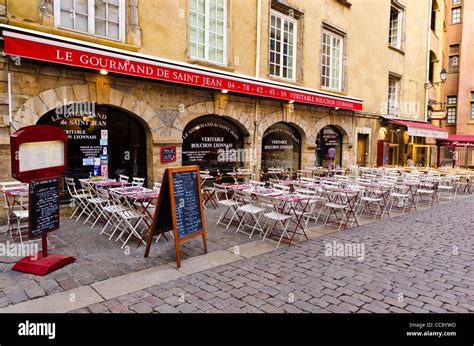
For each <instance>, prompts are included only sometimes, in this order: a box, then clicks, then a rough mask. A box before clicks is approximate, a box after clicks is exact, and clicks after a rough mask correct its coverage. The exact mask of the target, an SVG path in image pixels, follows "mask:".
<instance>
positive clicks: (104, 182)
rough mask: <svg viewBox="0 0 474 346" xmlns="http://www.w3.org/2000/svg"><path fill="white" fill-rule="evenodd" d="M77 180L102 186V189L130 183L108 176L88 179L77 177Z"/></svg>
mask: <svg viewBox="0 0 474 346" xmlns="http://www.w3.org/2000/svg"><path fill="white" fill-rule="evenodd" d="M79 181H82V182H84V183H86V184H93V185H95V186H98V187H102V188H104V189H110V188H114V187H123V186H129V185H131V183H124V182H121V181H117V180H115V179H110V178H101V179H94V178H88V179H79Z"/></svg>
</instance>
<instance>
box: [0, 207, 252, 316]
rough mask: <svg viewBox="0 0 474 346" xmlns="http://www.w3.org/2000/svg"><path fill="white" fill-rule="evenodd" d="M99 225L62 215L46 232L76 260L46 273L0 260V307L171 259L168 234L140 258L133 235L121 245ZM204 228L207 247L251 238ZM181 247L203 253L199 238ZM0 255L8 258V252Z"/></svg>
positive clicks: (53, 247) (210, 214)
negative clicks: (22, 270) (28, 271)
mask: <svg viewBox="0 0 474 346" xmlns="http://www.w3.org/2000/svg"><path fill="white" fill-rule="evenodd" d="M219 213H220V210H214V209H209V210H207V211H206V218H207V220H208V224H209V225H210V226H213V224H214V223H215V220H216V217H217V216H218V215H219ZM101 227H102V226H101V225H100V226H99V225H96V226H95V227H94V228H93V229H91V228H90V225H84V224H83V223H82V222H75V221H73V220H70V219H69V217H63V218H62V219H61V229H59V230H57V231H55V232H52V233H50V235H49V242H50V245H49V247H50V251H51V252H52V253H60V254H66V255H69V256H73V257H75V258H76V261H75V262H74V263H73V264H71V265H68V266H66V267H64V268H61V269H59V270H57V271H55V272H53V273H51V274H49V275H47V276H36V275H30V274H24V273H20V272H16V271H13V270H11V267H12V266H13V264H8V263H0V308H3V307H6V306H8V305H11V304H18V303H21V302H24V301H27V300H29V299H35V298H39V297H44V296H47V295H51V294H55V293H59V292H64V291H67V290H70V289H73V288H76V287H80V286H83V285H89V284H91V283H94V282H97V281H101V280H106V279H110V278H114V277H117V276H121V275H124V274H128V273H132V272H136V271H140V270H144V269H146V268H151V267H155V266H159V265H161V264H165V263H168V262H170V261H174V258H175V257H174V256H175V252H174V242H173V241H172V239H171V240H170V241H168V242H167V241H165V240H164V239H163V238H161V239H160V241H159V243H158V244H153V247H152V249H151V252H150V257H149V258H147V259H145V258H143V254H144V251H145V250H144V246H140V247H137V244H138V242H137V241H130V242H129V243H128V246H127V247H126V248H124V249H120V246H121V243H119V242H115V241H113V240H109V239H108V237H107V236H105V235H99V232H100V230H101ZM207 234H208V245H209V251H210V252H212V251H217V250H222V249H226V248H229V247H231V246H234V245H237V244H243V243H245V242H248V241H250V239H249V238H248V237H247V236H245V235H244V234H241V233H240V234H235V233H234V232H222V229H220V228H219V229H217V228H216V227H211V229H210V230H209V231H208V233H207ZM7 239H8V237H7V235H6V234H1V235H0V240H1V242H5V241H7ZM39 246H41V245H39ZM181 249H182V255H183V258H187V257H189V256H197V255H200V254H202V242H201V241H200V239H193V240H192V241H190V242H188V243H185V244H183V246H182V248H181ZM0 259H2V260H4V261H8V262H12V258H0ZM18 259H19V258H18Z"/></svg>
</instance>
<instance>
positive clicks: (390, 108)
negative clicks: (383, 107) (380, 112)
mask: <svg viewBox="0 0 474 346" xmlns="http://www.w3.org/2000/svg"><path fill="white" fill-rule="evenodd" d="M399 91H400V77H396V76H392V75H390V76H389V78H388V100H387V101H388V102H387V113H388V114H390V115H397V114H398V99H399Z"/></svg>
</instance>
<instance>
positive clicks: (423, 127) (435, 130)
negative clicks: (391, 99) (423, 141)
mask: <svg viewBox="0 0 474 346" xmlns="http://www.w3.org/2000/svg"><path fill="white" fill-rule="evenodd" d="M388 120H389V121H391V122H392V123H395V124H400V125H403V126H406V127H407V128H408V134H409V135H410V136H417V137H431V138H440V139H441V138H448V131H446V130H444V129H443V128H441V127H438V126H435V125H432V124H430V123H426V122H420V121H410V120H398V119H388Z"/></svg>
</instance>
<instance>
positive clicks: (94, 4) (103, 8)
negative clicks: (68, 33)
mask: <svg viewBox="0 0 474 346" xmlns="http://www.w3.org/2000/svg"><path fill="white" fill-rule="evenodd" d="M54 23H55V26H56V27H60V28H63V29H70V30H74V31H79V32H83V33H87V34H91V35H95V36H101V37H105V38H109V39H112V40H117V41H123V40H124V39H125V0H54Z"/></svg>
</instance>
